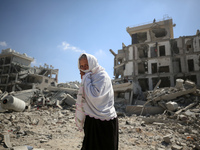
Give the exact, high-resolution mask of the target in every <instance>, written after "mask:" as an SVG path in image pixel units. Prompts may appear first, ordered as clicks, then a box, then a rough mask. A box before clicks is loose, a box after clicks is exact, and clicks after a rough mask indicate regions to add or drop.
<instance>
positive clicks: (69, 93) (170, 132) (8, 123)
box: [0, 52, 200, 150]
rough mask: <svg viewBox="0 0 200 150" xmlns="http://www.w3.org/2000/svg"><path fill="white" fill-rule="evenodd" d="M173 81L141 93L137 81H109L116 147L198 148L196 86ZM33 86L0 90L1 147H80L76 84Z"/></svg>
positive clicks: (40, 149)
mask: <svg viewBox="0 0 200 150" xmlns="http://www.w3.org/2000/svg"><path fill="white" fill-rule="evenodd" d="M13 53H14V52H12V54H13ZM27 68H29V67H27ZM18 73H20V74H22V72H21V71H20V72H18ZM25 74H26V71H23V75H24V76H23V78H21V79H25V78H24V77H25V76H26V75H25ZM32 76H33V75H32ZM34 76H35V77H36V76H37V77H38V74H37V75H34ZM43 76H45V73H44V74H43V75H41V74H40V77H42V78H43ZM26 77H27V76H26ZM45 78H46V77H45ZM16 79H17V81H19V78H16ZM37 79H38V78H37ZM22 81H24V80H22ZM176 81H177V82H176V85H175V86H174V87H164V88H160V87H159V85H160V84H162V80H160V81H158V82H157V84H156V85H155V87H154V89H153V90H152V91H146V92H142V89H141V87H140V85H139V84H138V82H137V81H129V80H126V81H125V82H124V83H118V82H113V89H114V93H115V108H116V110H117V114H118V119H119V149H120V150H122V149H138V150H140V149H147V150H148V149H149V150H153V149H187V150H192V149H197V150H199V149H200V138H199V137H200V119H199V118H200V99H199V97H200V90H199V89H198V88H197V87H196V84H195V83H194V82H192V81H189V80H186V81H184V80H183V79H177V80H176ZM21 83H22V82H21ZM32 85H33V86H31V88H30V87H29V86H27V87H25V86H22V84H19V82H15V84H12V88H11V86H7V89H12V91H6V90H5V89H4V90H2V92H0V112H1V113H0V149H8V150H9V149H13V150H23V149H24V150H29V149H33V150H47V149H48V150H55V149H56V150H61V149H62V150H76V149H77V150H78V149H80V148H81V144H82V140H83V136H84V135H83V133H81V132H79V131H78V130H77V128H76V125H75V121H74V113H75V102H76V96H77V93H78V87H79V85H80V84H79V82H76V81H75V82H69V83H57V82H53V83H52V84H41V83H40V84H38V83H37V84H36V83H35V82H32ZM5 87H6V86H5ZM14 87H15V88H14ZM14 89H15V90H14Z"/></svg>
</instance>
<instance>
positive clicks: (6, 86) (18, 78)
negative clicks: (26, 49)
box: [0, 48, 58, 92]
mask: <svg viewBox="0 0 200 150" xmlns="http://www.w3.org/2000/svg"><path fill="white" fill-rule="evenodd" d="M33 61H34V59H33V58H31V57H28V56H27V54H25V53H24V54H20V53H19V52H15V50H12V49H10V48H8V49H5V50H2V52H1V54H0V90H1V91H3V92H4V91H7V92H11V91H21V90H27V89H33V88H37V89H41V90H43V89H44V88H46V87H48V86H49V85H56V84H57V79H58V69H54V68H53V66H51V65H50V67H49V65H47V64H44V67H42V66H40V67H36V66H34V67H31V62H33Z"/></svg>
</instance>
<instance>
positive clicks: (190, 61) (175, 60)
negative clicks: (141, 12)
mask: <svg viewBox="0 0 200 150" xmlns="http://www.w3.org/2000/svg"><path fill="white" fill-rule="evenodd" d="M173 26H175V25H173V22H172V19H167V20H162V21H158V22H157V21H152V23H149V24H145V25H141V26H135V27H127V28H126V31H127V32H128V33H129V35H130V36H131V38H132V44H131V45H128V46H126V45H124V44H122V49H120V50H118V54H115V53H114V52H113V51H112V50H110V51H111V53H112V54H113V55H114V76H115V79H114V82H118V83H123V82H127V81H133V82H138V83H139V84H140V86H141V88H142V91H147V90H152V89H153V88H154V87H155V86H156V84H157V82H158V81H159V80H160V79H161V83H160V86H159V87H170V86H172V87H173V86H174V85H175V83H176V79H177V78H181V79H184V80H185V79H189V80H191V81H193V82H195V83H196V84H197V86H200V32H199V30H197V33H196V35H193V36H182V37H179V38H175V39H174V35H173Z"/></svg>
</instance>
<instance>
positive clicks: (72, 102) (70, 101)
mask: <svg viewBox="0 0 200 150" xmlns="http://www.w3.org/2000/svg"><path fill="white" fill-rule="evenodd" d="M65 103H66V104H68V105H70V106H72V105H75V104H76V100H75V99H74V98H73V97H72V96H71V95H69V94H66V99H65Z"/></svg>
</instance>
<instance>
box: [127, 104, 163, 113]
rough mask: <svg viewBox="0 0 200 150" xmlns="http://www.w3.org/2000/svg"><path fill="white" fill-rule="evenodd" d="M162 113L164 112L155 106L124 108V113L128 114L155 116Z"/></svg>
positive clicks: (128, 106)
mask: <svg viewBox="0 0 200 150" xmlns="http://www.w3.org/2000/svg"><path fill="white" fill-rule="evenodd" d="M163 112H164V109H163V108H161V107H157V106H143V105H127V106H126V113H128V114H137V115H155V114H162V113H163ZM141 113H142V114H141Z"/></svg>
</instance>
